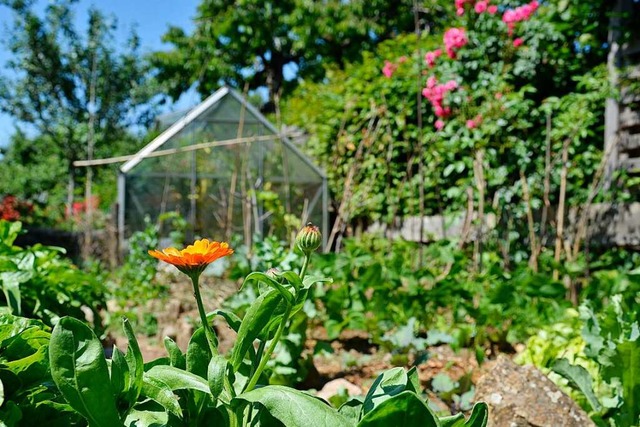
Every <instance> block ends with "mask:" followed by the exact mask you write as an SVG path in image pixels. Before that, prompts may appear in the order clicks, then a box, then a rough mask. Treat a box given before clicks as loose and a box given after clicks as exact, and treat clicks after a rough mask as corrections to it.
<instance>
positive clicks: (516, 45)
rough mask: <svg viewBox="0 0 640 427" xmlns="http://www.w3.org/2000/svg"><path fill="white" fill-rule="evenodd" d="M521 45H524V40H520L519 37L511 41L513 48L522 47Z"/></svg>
mask: <svg viewBox="0 0 640 427" xmlns="http://www.w3.org/2000/svg"><path fill="white" fill-rule="evenodd" d="M523 43H524V40H522V39H521V38H520V37H518V38H517V39H515V40H514V41H513V47H520V46H522V44H523Z"/></svg>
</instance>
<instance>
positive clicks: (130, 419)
mask: <svg viewBox="0 0 640 427" xmlns="http://www.w3.org/2000/svg"><path fill="white" fill-rule="evenodd" d="M124 425H125V426H126V427H163V426H167V425H169V416H168V414H167V413H166V412H164V411H149V410H144V411H139V410H137V409H132V410H130V411H129V412H128V413H127V417H126V418H125V420H124Z"/></svg>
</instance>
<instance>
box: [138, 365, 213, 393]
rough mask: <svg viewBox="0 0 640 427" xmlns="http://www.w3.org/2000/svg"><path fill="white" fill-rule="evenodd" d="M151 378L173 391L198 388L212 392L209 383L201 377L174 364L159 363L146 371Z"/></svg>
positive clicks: (205, 391)
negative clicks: (175, 366)
mask: <svg viewBox="0 0 640 427" xmlns="http://www.w3.org/2000/svg"><path fill="white" fill-rule="evenodd" d="M146 375H147V376H148V377H149V378H152V379H155V380H158V381H161V382H163V383H165V384H166V385H167V386H169V389H171V390H172V391H175V390H180V389H189V390H198V391H202V392H204V393H207V394H210V393H211V391H210V390H209V384H208V383H207V382H206V381H205V380H204V379H202V378H201V377H199V376H197V375H195V374H192V373H191V372H187V371H183V370H182V369H178V368H174V367H173V366H165V365H158V366H154V367H153V368H151V369H149V371H148V372H147V373H146Z"/></svg>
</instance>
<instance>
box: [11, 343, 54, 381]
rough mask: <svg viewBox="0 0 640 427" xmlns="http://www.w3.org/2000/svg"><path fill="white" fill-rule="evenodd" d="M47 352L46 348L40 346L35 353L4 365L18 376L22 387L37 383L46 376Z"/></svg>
mask: <svg viewBox="0 0 640 427" xmlns="http://www.w3.org/2000/svg"><path fill="white" fill-rule="evenodd" d="M47 352H48V348H47V346H42V347H40V348H39V349H38V350H37V351H36V352H35V353H33V354H30V355H28V356H26V357H23V358H21V359H17V360H12V361H10V362H6V363H5V365H6V366H7V368H9V369H10V370H11V371H12V372H13V373H14V374H16V375H17V376H18V378H19V379H20V382H21V383H22V385H23V386H26V385H29V384H32V383H34V382H39V381H40V380H41V379H42V378H44V377H45V376H46V375H47V371H48V366H47V364H48V361H47V356H48V353H47Z"/></svg>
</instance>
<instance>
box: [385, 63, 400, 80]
mask: <svg viewBox="0 0 640 427" xmlns="http://www.w3.org/2000/svg"><path fill="white" fill-rule="evenodd" d="M397 69H398V66H397V65H396V64H394V63H392V62H389V61H384V67H382V74H384V76H385V77H386V78H388V79H390V78H391V76H393V73H395V72H396V70H397Z"/></svg>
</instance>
